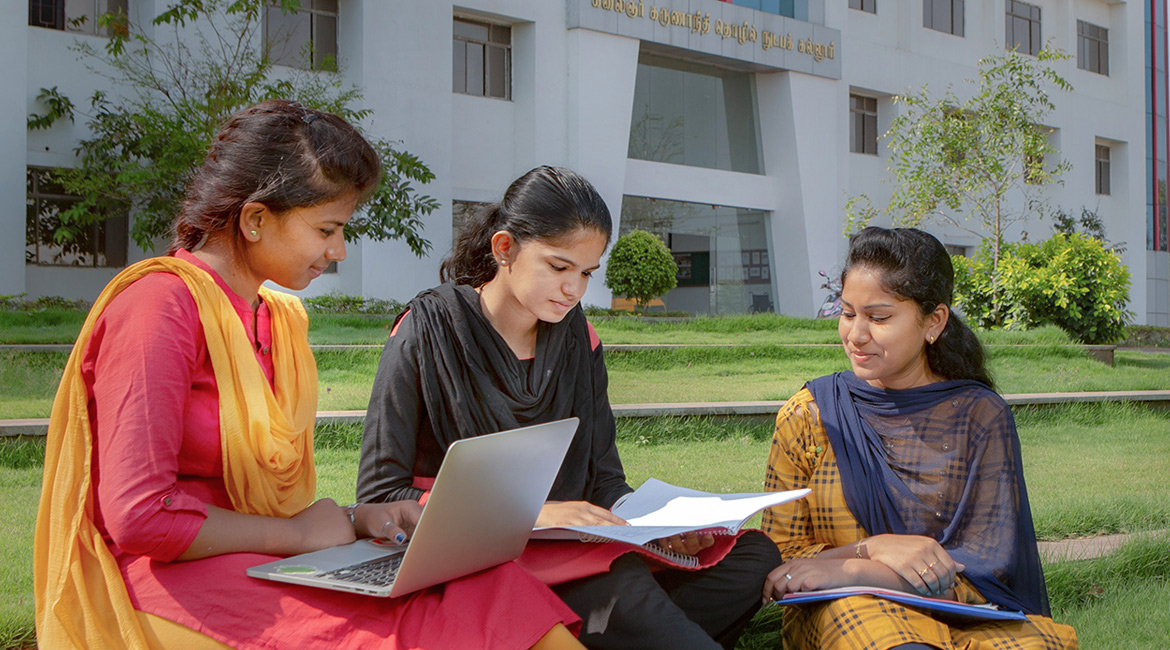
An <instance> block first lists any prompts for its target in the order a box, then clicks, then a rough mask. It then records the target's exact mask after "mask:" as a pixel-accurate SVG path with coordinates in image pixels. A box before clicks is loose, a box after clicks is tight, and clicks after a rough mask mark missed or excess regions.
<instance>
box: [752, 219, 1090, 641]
mask: <svg viewBox="0 0 1170 650" xmlns="http://www.w3.org/2000/svg"><path fill="white" fill-rule="evenodd" d="M842 282H843V290H842V294H841V302H842V306H843V311H842V315H841V318H840V321H839V325H838V330H839V333H840V336H841V342H842V344H843V346H844V348H845V352H846V354H847V355H848V356H849V361H850V364H851V366H852V368H853V371H852V372H845V373H837V374H835V375H830V376H827V377H821V378H819V379H816V380H813V381H811V382H809V383H808V384H807V385H806V386H805V387H804V388H802V389H801V390H800V392H798V393H797V394H796V395H795V396H794V397H793V398H792V399H790V400H789V401H788V402H787V403H786V404H785V405H784V408H782V409H781V410H780V413H779V414H778V416H777V418H776V430H775V433H774V435H773V439H772V447H771V452H770V454H769V458H768V469H767V474H766V477H765V481H766V486H767V489H770V490H791V489H798V488H806V487H807V488H811V489H812V494H810V495H809V496H808V497H807V498H806V499H801V500H798V501H794V502H792V503H789V504H785V505H782V506H777V507H776V508H773V509H771V510H769V511H767V512H765V514H764V519H763V527H764V531H765V532H766V533H768V535H769V536H770V537H771V538H772V540H773V541H775V542H776V544H777V546H778V547H779V549H780V552H781V555H782V557H783V558H784V564H782V565H780V566H779V567H777V568H776V569H775V570H774V571H772V573H771V574H770V575H769V577H768V580H767V582H766V583H765V585H764V596H765V598H766V599H770V598H782V597H783V596H784V594H787V593H795V592H801V591H811V590H817V589H830V588H835V587H850V586H875V587H883V588H887V589H896V590H900V591H905V592H910V593H916V594H920V595H924V596H931V597H935V598H945V599H951V600H955V601H959V602H964V603H986V602H991V603H994V604H996V605H998V606H1000V607H1003V608H1007V609H1011V610H1015V611H1023V612H1024V613H1026V614H1028V619H1027V620H1026V621H1007V622H1003V621H1001V622H991V623H982V624H971V623H967V624H958V623H954V622H953V621H948V620H946V619H943V618H936V617H934V616H932V615H930V614H928V613H926V612H924V611H922V610H918V609H914V608H912V607H907V606H903V605H900V604H897V603H894V602H892V601H889V600H885V599H882V598H879V597H876V596H852V597H846V598H840V599H837V600H831V601H827V602H823V603H816V604H809V605H797V606H789V607H787V608H786V610H785V612H784V647H785V648H786V649H787V650H803V649H806V648H807V649H829V650H836V649H843V650H844V649H847V650H888V649H891V648H898V649H901V650H911V649H919V650H920V649H923V648H940V649H943V650H951V649H952V648H957V649H964V650H977V649H980V648H987V649H990V648H1020V649H1033V648H1034V649H1052V650H1056V649H1064V648H1075V647H1077V643H1076V634H1075V632H1074V631H1073V629H1072V628H1071V627H1069V626H1067V625H1061V624H1058V623H1055V622H1054V621H1053V620H1052V619H1051V618H1049V617H1048V602H1047V594H1046V592H1045V589H1044V577H1043V574H1042V572H1041V568H1040V561H1039V554H1038V552H1037V550H1036V538H1035V533H1034V530H1033V527H1032V517H1031V511H1030V509H1029V507H1028V498H1027V491H1026V489H1025V487H1024V479H1023V473H1022V468H1021V462H1020V447H1019V439H1018V437H1017V435H1016V430H1015V423H1014V421H1013V419H1012V414H1011V410H1010V409H1009V408H1008V407H1007V405H1006V404H1005V403H1004V401H1003V399H1002V398H1000V397H999V395H997V394H996V393H995V392H994V390H993V389H992V388H993V383H992V380H991V377H990V375H989V374H988V372H987V370H986V368H985V367H984V364H983V358H984V356H983V350H982V348H981V346H980V344H979V342H978V340H977V339H976V338H975V336H974V334H973V333H972V332H971V330H970V329H968V328H967V327H966V326H965V325H964V324H963V323H962V321H961V320H960V319H959V318H958V317H957V316H955V315H954V314H952V313H951V311H950V308H949V305H950V303H951V300H952V291H953V283H954V271H953V268H952V266H951V261H950V258H949V256H948V255H947V253H946V250H945V249H944V247H943V246H942V244H941V243H939V241H938V240H937V239H935V238H934V237H932V236H930V235H928V234H926V233H924V232H922V231H919V230H914V229H895V230H886V229H881V228H867V229H865V230H864V231H862V232H861V233H859V234H858V235H855V236H854V237H853V239H852V240H851V241H850V246H849V257H848V259H847V261H846V265H845V270H844V272H843V273H842Z"/></svg>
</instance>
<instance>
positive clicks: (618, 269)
mask: <svg viewBox="0 0 1170 650" xmlns="http://www.w3.org/2000/svg"><path fill="white" fill-rule="evenodd" d="M677 285H678V265H677V264H675V262H674V256H673V255H671V254H670V249H669V248H667V247H666V244H664V243H662V240H661V239H659V238H658V237H656V236H655V235H653V234H651V233H648V232H646V231H645V230H634V231H632V232H630V233H629V234H627V235H623V236H621V237H619V238H618V240H617V242H616V243H615V244H614V245H613V250H611V251H610V252H609V262H608V264H607V265H606V269H605V286H607V287H609V288H610V289H611V290H612V291H613V292H614V293H616V294H617V295H619V296H622V297H623V298H627V299H629V300H633V301H634V302H635V303H636V304H637V306H638V312H639V313H641V312H645V311H646V305H648V304H650V301H651V300H654V299H655V298H657V297H659V296H663V295H666V292H668V291H670V290H671V289H673V288H675V286H677Z"/></svg>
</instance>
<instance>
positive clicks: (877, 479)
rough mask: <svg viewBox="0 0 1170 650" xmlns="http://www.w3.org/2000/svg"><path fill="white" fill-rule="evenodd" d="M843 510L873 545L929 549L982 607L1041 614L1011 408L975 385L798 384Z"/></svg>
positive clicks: (1040, 582)
mask: <svg viewBox="0 0 1170 650" xmlns="http://www.w3.org/2000/svg"><path fill="white" fill-rule="evenodd" d="M807 387H808V389H809V391H810V392H811V393H812V395H813V400H814V401H815V402H816V404H817V407H818V409H819V410H820V416H821V422H822V423H823V425H824V427H825V432H826V434H827V435H828V438H829V442H830V444H831V445H832V446H833V451H834V452H835V454H836V456H837V464H838V468H839V471H840V473H841V480H842V489H843V491H844V494H845V502H846V503H847V504H848V505H849V509H850V511H851V512H852V513H853V514H854V516H856V517H857V519H858V521H859V522H860V523H861V525H862V526H863V527H864V528H865V529H866V531H868V532H869V534H871V535H876V534H880V533H893V534H898V535H925V536H928V537H931V538H933V539H935V540H937V541H938V542H939V543H940V544H941V545H942V546H943V548H945V549H946V550H947V552H948V553H950V554H951V557H953V558H954V559H955V560H956V561H958V562H961V563H963V564H964V565H966V569H965V570H964V572H963V575H964V576H965V577H966V578H967V579H968V580H970V581H971V583H972V584H974V585H975V587H976V588H977V589H978V590H979V591H980V593H982V594H983V595H984V596H985V597H986V598H987V599H988V600H990V601H991V602H993V603H995V604H996V605H1000V606H1002V607H1007V608H1010V609H1013V610H1018V611H1024V612H1027V613H1029V614H1043V615H1046V616H1047V615H1048V614H1049V611H1048V595H1047V592H1046V590H1045V586H1044V576H1043V573H1042V570H1041V566H1040V557H1039V553H1038V551H1037V549H1036V534H1035V531H1034V529H1033V526H1032V512H1031V509H1030V508H1029V506H1028V495H1027V491H1026V489H1025V487H1024V476H1023V471H1022V466H1021V461H1020V443H1019V438H1018V436H1017V435H1016V428H1015V421H1014V420H1013V418H1012V414H1011V410H1010V409H1008V407H1007V405H1006V404H1005V403H1004V402H1003V399H1002V398H1000V397H999V396H998V395H997V394H996V393H995V392H993V391H992V390H990V389H989V388H987V387H986V386H984V385H983V384H981V383H979V382H975V381H944V382H938V383H935V384H930V385H927V386H922V387H919V388H911V389H907V390H883V389H879V388H874V387H873V386H870V385H869V384H868V383H866V382H864V381H862V380H861V379H858V378H857V376H856V375H854V374H853V373H852V372H843V373H836V374H833V375H829V376H826V377H820V378H818V379H815V380H813V381H811V382H809V383H808V384H807Z"/></svg>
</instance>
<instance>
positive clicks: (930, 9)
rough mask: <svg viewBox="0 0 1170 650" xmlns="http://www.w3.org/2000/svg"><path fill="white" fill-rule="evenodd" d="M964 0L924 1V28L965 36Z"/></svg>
mask: <svg viewBox="0 0 1170 650" xmlns="http://www.w3.org/2000/svg"><path fill="white" fill-rule="evenodd" d="M963 4H964V0H922V26H923V27H928V28H930V29H934V30H937V31H940V32H946V33H948V34H954V35H955V36H962V35H963Z"/></svg>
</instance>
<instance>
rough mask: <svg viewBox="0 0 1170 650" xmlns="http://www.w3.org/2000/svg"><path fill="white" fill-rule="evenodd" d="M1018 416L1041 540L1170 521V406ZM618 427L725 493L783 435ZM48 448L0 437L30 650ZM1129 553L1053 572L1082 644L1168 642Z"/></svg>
mask: <svg viewBox="0 0 1170 650" xmlns="http://www.w3.org/2000/svg"><path fill="white" fill-rule="evenodd" d="M1017 421H1018V423H1019V430H1020V438H1021V444H1022V447H1023V454H1024V466H1025V476H1026V480H1027V482H1028V486H1029V492H1030V495H1031V498H1032V508H1033V517H1034V519H1035V522H1036V527H1037V532H1038V534H1039V536H1040V537H1041V538H1042V539H1057V538H1061V537H1065V536H1082V535H1092V534H1098V533H1112V532H1137V531H1157V530H1166V529H1170V493H1168V492H1167V491H1166V490H1165V484H1164V477H1165V476H1167V475H1168V474H1170V412H1167V411H1160V410H1156V409H1150V408H1146V407H1142V406H1134V405H1119V404H1083V405H1063V406H1055V407H1049V408H1043V409H1037V408H1025V409H1018V410H1017ZM618 435H619V443H618V445H619V449H620V453H621V456H622V459H623V462H624V464H625V468H626V472H627V475H628V478H629V481H630V483H631V484H632V485H635V486H636V485H640V484H641V483H642V482H643V481H645V480H646V479H647V478H649V477H651V476H654V477H658V478H661V479H662V480H665V481H668V482H671V483H676V484H679V485H685V486H689V487H694V488H698V489H702V490H709V491H715V492H754V491H759V490H761V489H762V483H763V472H764V464H765V462H766V459H767V453H768V445H769V440H770V436H771V427H770V426H769V424H768V423H767V422H766V421H760V420H734V419H708V418H663V419H657V420H622V421H620V422H619V432H618ZM360 436H361V430H360V427H358V426H355V425H340V426H336V427H331V428H324V427H323V428H322V429H321V431H320V432H319V434H318V445H317V467H318V477H319V487H318V495H319V496H321V497H331V498H333V499H334V500H335V501H337V502H338V503H349V502H351V501H353V498H354V491H355V486H354V482H355V480H356V471H357V460H358V451H357V445H358V440H359V439H360ZM41 453H43V452H42V447H41V445H40V443H39V442H31V443H28V442H25V443H14V442H11V441H7V442H5V441H0V489H2V490H3V493H4V494H5V496H6V497H7V498H5V499H4V500H3V501H2V505H0V521H3V524H2V525H0V649H5V650H7V649H9V648H18V647H21V646H20V643H22V642H26V641H27V639H28V636H29V634H30V631H31V624H32V598H31V594H32V576H31V564H32V544H31V540H32V528H33V521H34V518H35V514H36V502H37V499H38V496H39V485H40V480H41V467H40V459H39V454H41ZM1143 549H1144V550H1143ZM1125 553H1129V554H1130V555H1125V554H1122V555H1118V556H1113V557H1111V558H1105V559H1103V560H1099V561H1097V560H1095V561H1079V562H1062V563H1058V564H1055V565H1053V566H1051V567H1049V568H1048V582H1049V585H1050V593H1051V594H1052V599H1053V608H1054V613H1055V616H1056V618H1057V619H1058V620H1061V621H1063V622H1069V623H1072V624H1074V625H1076V626H1077V627H1078V629H1079V630H1080V634H1081V636H1082V647H1086V648H1111V647H1119V646H1118V645H1116V643H1115V641H1116V639H1118V638H1125V639H1126V644H1127V645H1126V646H1125V647H1127V648H1129V647H1132V648H1149V649H1150V650H1153V649H1154V648H1159V649H1161V648H1164V647H1166V646H1165V645H1158V643H1159V642H1161V643H1164V642H1165V641H1166V636H1165V630H1166V629H1170V627H1168V626H1170V620H1168V619H1170V587H1168V581H1170V566H1168V565H1170V538H1165V539H1164V538H1162V537H1155V538H1152V539H1151V540H1147V541H1144V542H1141V544H1137V543H1135V547H1134V549H1126V550H1125ZM1116 558H1122V559H1120V560H1118V559H1116ZM1126 558H1128V559H1126ZM1159 608H1160V609H1159ZM1135 611H1140V612H1141V613H1140V614H1139V613H1135ZM774 618H775V613H774V612H771V611H766V612H763V613H761V614H760V615H759V616H758V617H757V620H756V621H755V622H754V623H753V627H752V629H751V632H750V633H749V634H748V635H747V636H746V637H745V640H744V641H743V642H742V643H741V648H747V649H752V650H754V649H755V648H764V647H772V648H774V647H775V646H774V645H770V644H773V643H774V642H775V639H776V637H777V632H776V624H775V620H773V619H774ZM1131 633H1132V635H1133V636H1132V637H1131V636H1129V635H1130V634H1131ZM1159 635H1161V636H1159ZM1131 641H1132V642H1133V645H1128V644H1130V642H1131Z"/></svg>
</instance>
